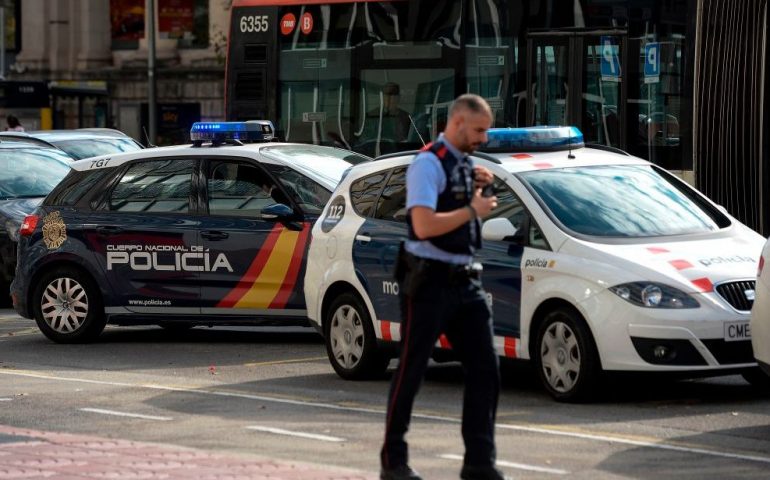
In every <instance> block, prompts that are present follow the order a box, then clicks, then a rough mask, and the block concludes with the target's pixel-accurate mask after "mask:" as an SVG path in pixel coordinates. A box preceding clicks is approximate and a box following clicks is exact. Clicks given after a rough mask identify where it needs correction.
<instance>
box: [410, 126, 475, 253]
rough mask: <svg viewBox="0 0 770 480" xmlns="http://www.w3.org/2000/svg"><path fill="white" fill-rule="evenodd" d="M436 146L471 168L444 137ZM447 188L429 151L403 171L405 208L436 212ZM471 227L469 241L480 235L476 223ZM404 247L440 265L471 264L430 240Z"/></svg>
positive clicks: (439, 165)
mask: <svg viewBox="0 0 770 480" xmlns="http://www.w3.org/2000/svg"><path fill="white" fill-rule="evenodd" d="M437 142H441V143H443V144H444V145H446V147H447V148H448V149H449V151H450V152H451V153H452V154H453V155H455V156H456V157H457V158H459V159H462V161H466V162H469V164H470V168H471V169H472V168H473V163H472V161H471V159H470V158H467V157H466V156H465V154H464V153H462V152H461V151H459V150H458V149H457V147H455V146H454V145H452V144H451V143H449V141H447V139H446V138H444V135H443V134H441V135H439V138H438V140H437ZM446 185H447V178H446V174H445V173H444V168H443V167H442V165H441V161H440V160H439V159H438V158H437V157H436V155H434V154H433V153H432V152H430V151H423V152H420V153H419V154H417V156H416V157H415V158H414V160H412V163H411V164H410V165H409V168H408V169H407V171H406V208H407V210H410V209H411V208H412V207H418V206H419V207H427V208H430V209H431V210H434V211H435V210H436V207H437V204H438V196H439V194H440V193H441V192H443V191H444V189H445V188H446ZM470 223H471V238H472V241H473V240H475V238H477V236H478V235H479V232H478V229H477V222H470ZM404 247H405V248H406V251H407V252H409V253H411V254H412V255H416V256H418V257H422V258H429V259H432V260H440V261H442V262H447V263H454V264H459V265H469V264H471V262H472V261H473V257H472V255H465V254H458V253H451V252H447V251H445V250H442V249H440V248H438V247H437V246H435V245H433V243H431V242H430V241H429V240H407V241H406V243H405V245H404Z"/></svg>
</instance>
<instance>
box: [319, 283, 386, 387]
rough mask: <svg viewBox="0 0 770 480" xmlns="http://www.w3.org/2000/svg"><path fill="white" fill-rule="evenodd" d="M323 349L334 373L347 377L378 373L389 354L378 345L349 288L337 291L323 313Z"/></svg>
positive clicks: (365, 312) (365, 313)
mask: <svg viewBox="0 0 770 480" xmlns="http://www.w3.org/2000/svg"><path fill="white" fill-rule="evenodd" d="M324 337H325V340H326V353H327V355H328V356H329V361H330V362H331V364H332V367H334V371H335V372H337V375H339V376H340V377H342V378H344V379H347V380H360V379H368V378H376V377H378V376H381V375H382V374H383V373H384V372H385V369H386V368H387V366H388V362H389V360H390V359H389V358H388V357H387V356H385V355H383V353H382V352H381V351H380V350H379V349H378V347H377V338H376V337H375V335H374V327H373V326H372V321H371V319H370V317H369V311H368V310H367V308H366V306H365V305H364V303H363V301H362V300H361V298H360V297H358V296H357V295H355V294H353V293H352V292H346V293H342V294H340V295H338V296H337V297H336V298H335V299H334V300H333V301H332V303H331V305H329V308H328V309H326V314H325V317H324Z"/></svg>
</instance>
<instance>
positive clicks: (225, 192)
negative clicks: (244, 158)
mask: <svg viewBox="0 0 770 480" xmlns="http://www.w3.org/2000/svg"><path fill="white" fill-rule="evenodd" d="M206 187H207V193H208V204H209V213H210V214H211V215H231V216H238V217H256V216H259V214H260V213H261V212H262V209H263V208H265V207H267V206H269V205H274V204H276V203H286V199H285V198H284V196H283V194H282V193H281V191H280V190H279V189H278V188H277V185H276V184H275V182H274V181H273V179H272V178H270V176H269V175H268V174H267V172H265V171H264V170H262V169H261V168H259V167H257V166H255V165H250V164H248V163H243V162H236V161H212V162H211V166H210V169H209V175H208V179H207V180H206Z"/></svg>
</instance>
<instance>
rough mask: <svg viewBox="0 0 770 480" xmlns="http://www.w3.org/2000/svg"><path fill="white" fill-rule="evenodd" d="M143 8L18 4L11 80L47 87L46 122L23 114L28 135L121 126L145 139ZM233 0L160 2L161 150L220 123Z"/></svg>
mask: <svg viewBox="0 0 770 480" xmlns="http://www.w3.org/2000/svg"><path fill="white" fill-rule="evenodd" d="M146 3H147V2H146V0H109V1H107V0H24V1H23V2H18V5H19V9H20V12H19V16H20V18H21V25H20V28H19V30H20V46H19V47H20V48H18V53H16V54H15V55H14V56H13V58H12V63H11V64H10V65H9V72H8V74H7V76H6V78H7V79H9V80H15V81H40V80H43V81H45V82H47V86H48V89H49V95H50V99H51V101H50V115H51V118H50V121H49V125H44V124H45V123H46V118H45V116H46V115H45V114H43V115H42V117H41V115H39V113H38V111H37V110H35V109H32V110H31V111H26V110H24V109H22V110H23V112H24V113H23V115H22V117H24V118H23V121H22V123H26V126H27V127H28V128H31V129H34V128H39V127H41V126H48V127H53V128H79V127H115V128H119V129H120V130H122V131H124V132H126V133H127V134H129V135H131V136H132V137H134V138H136V139H138V140H142V141H143V142H144V141H146V138H145V134H144V133H143V132H144V130H145V129H146V128H147V124H148V120H147V111H148V108H147V93H148V82H147V78H148V74H147V61H148V53H149V52H148V42H147V36H146V35H145V26H146V25H148V22H147V15H148V13H149V12H148V10H147V8H146ZM229 10H230V2H229V1H225V0H156V1H155V15H156V17H155V18H156V22H155V26H156V28H155V30H156V31H155V33H156V85H157V99H158V139H157V143H159V144H170V143H178V142H182V141H185V139H186V135H187V132H188V131H189V126H190V124H191V123H192V122H193V121H198V120H222V119H224V106H223V95H224V65H225V45H226V42H227V25H228V21H229Z"/></svg>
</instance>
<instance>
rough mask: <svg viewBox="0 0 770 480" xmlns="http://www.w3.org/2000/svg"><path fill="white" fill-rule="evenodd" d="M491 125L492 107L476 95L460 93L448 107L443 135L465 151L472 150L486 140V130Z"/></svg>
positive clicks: (469, 151)
mask: <svg viewBox="0 0 770 480" xmlns="http://www.w3.org/2000/svg"><path fill="white" fill-rule="evenodd" d="M491 127H492V109H491V108H489V104H488V103H487V102H486V100H484V99H483V98H481V97H480V96H478V95H474V94H472V93H466V94H465V95H460V96H459V97H457V99H456V100H455V101H454V102H453V103H452V106H451V107H450V108H449V118H448V119H447V126H446V129H445V130H444V136H445V137H446V139H447V140H449V142H450V143H451V144H452V145H454V146H455V147H457V148H458V149H459V150H461V151H463V152H465V153H471V152H474V151H475V150H476V149H477V148H479V145H481V144H482V143H484V142H486V141H487V130H489V129H490V128H491Z"/></svg>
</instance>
